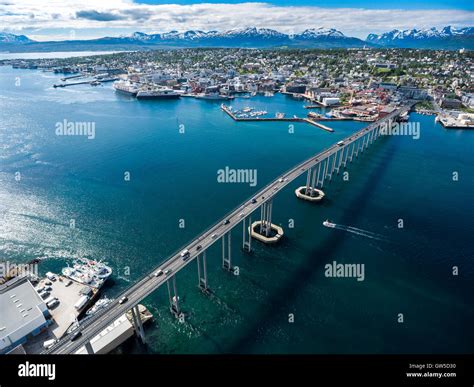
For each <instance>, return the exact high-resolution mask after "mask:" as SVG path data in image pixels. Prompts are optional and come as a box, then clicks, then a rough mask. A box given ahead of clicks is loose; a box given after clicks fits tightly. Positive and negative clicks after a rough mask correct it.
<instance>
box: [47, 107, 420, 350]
mask: <svg viewBox="0 0 474 387" xmlns="http://www.w3.org/2000/svg"><path fill="white" fill-rule="evenodd" d="M411 106H412V105H410V106H405V107H402V108H400V109H398V110H396V111H395V112H392V113H390V114H389V115H387V116H386V117H384V118H382V119H381V120H379V121H377V122H376V123H372V124H369V125H368V126H367V127H365V128H362V129H361V130H359V131H358V132H356V133H354V134H352V135H350V136H348V137H346V138H345V139H343V140H341V141H344V146H342V147H340V146H338V145H337V144H334V145H332V146H331V147H329V148H327V149H325V150H323V151H322V152H320V153H318V154H316V155H315V156H312V157H311V158H309V159H307V160H305V161H303V162H302V163H300V164H298V165H296V166H295V167H294V168H292V169H291V170H289V171H287V172H285V173H284V174H283V175H281V176H282V177H283V178H288V180H287V181H286V182H285V181H283V182H281V183H280V182H279V178H278V179H277V180H275V181H273V182H270V183H269V184H267V185H266V186H265V187H263V188H262V190H260V191H259V192H257V193H256V194H254V195H253V196H252V198H260V197H261V196H263V195H267V196H266V197H265V199H264V200H263V201H260V202H257V203H252V202H251V199H247V200H246V201H244V202H243V203H242V204H241V205H239V206H237V207H236V208H235V209H234V210H233V211H232V212H230V213H229V214H227V216H225V217H224V218H223V219H222V220H220V221H218V222H217V223H216V224H214V225H213V226H211V227H210V228H209V229H207V230H205V231H204V232H203V233H202V234H201V235H199V236H198V237H197V238H195V239H194V240H193V241H191V243H189V244H188V245H187V247H184V248H183V249H185V248H187V249H188V250H189V249H191V248H193V247H194V246H195V245H196V244H197V243H198V242H201V244H202V245H203V247H202V249H201V250H200V251H199V252H194V253H193V254H191V256H190V257H189V258H188V259H187V260H186V261H183V260H182V259H181V257H180V255H179V252H177V253H175V254H174V255H172V256H171V258H168V259H167V260H166V261H165V262H163V263H162V264H161V265H159V266H158V267H157V268H155V269H154V270H152V271H151V272H150V273H148V274H146V276H145V277H144V278H142V279H141V280H139V281H138V282H137V283H136V284H135V285H132V286H131V287H130V288H129V289H126V290H125V291H124V292H123V293H122V294H121V295H120V296H119V297H120V298H122V297H124V296H125V297H128V298H129V300H128V301H127V302H125V303H123V304H118V301H117V303H115V302H114V303H112V304H111V305H110V306H109V307H108V308H106V309H104V311H103V313H100V314H99V315H98V316H97V318H96V319H93V320H89V321H87V322H86V324H84V325H83V326H80V327H79V329H81V332H83V336H81V337H80V338H78V340H76V341H74V342H71V341H70V339H69V338H68V336H65V337H64V338H63V339H61V340H60V341H58V343H57V344H56V345H55V346H54V347H52V348H51V349H50V350H48V351H46V352H47V353H53V352H54V351H56V350H57V351H58V352H62V351H63V350H64V351H66V350H68V348H72V350H71V352H72V351H74V348H75V347H77V349H79V348H80V347H82V346H84V345H85V341H89V340H90V339H91V338H92V337H94V336H95V335H97V334H99V333H100V332H101V331H102V330H103V329H105V328H106V327H107V326H108V325H110V324H111V323H112V322H113V321H115V320H116V319H117V318H119V317H120V316H121V315H122V314H124V313H126V312H127V311H128V310H130V309H131V308H132V307H134V306H135V305H136V304H137V303H138V302H140V300H142V299H143V298H145V297H147V296H148V295H149V294H150V293H152V292H153V291H155V290H156V289H158V288H159V287H160V286H162V285H163V284H164V283H165V282H166V281H167V280H168V279H169V278H171V276H168V277H153V273H154V272H156V271H157V270H160V269H161V270H163V271H165V270H167V269H168V268H172V269H173V275H175V274H177V272H179V271H180V270H181V269H183V268H184V267H185V266H186V265H188V264H189V263H191V262H192V261H193V260H194V259H195V258H196V257H197V256H198V255H199V254H200V253H201V252H203V251H205V250H206V249H207V248H209V247H210V246H212V245H213V244H214V243H215V242H217V241H218V240H219V239H220V237H222V236H223V235H225V233H226V232H228V231H230V230H232V229H233V228H234V227H236V226H237V225H238V224H239V223H240V221H241V220H243V219H245V218H246V217H247V216H248V215H250V214H252V213H253V212H254V211H255V210H257V209H258V208H259V207H260V206H261V205H262V204H263V203H265V202H267V201H269V200H270V199H271V198H273V197H274V196H275V195H276V194H277V193H278V192H279V191H280V190H281V188H283V187H285V186H286V185H288V184H290V183H291V182H293V180H294V179H296V178H297V177H299V176H300V175H302V174H303V173H304V172H306V171H307V170H308V169H310V168H312V167H313V166H316V165H318V164H319V163H321V162H323V161H324V160H326V158H328V157H330V156H332V155H333V154H336V153H337V152H339V150H341V149H344V148H346V147H347V146H349V145H350V144H352V143H353V142H355V141H356V140H357V139H358V138H360V137H363V136H365V135H366V134H367V133H368V132H370V131H371V130H373V129H374V128H377V127H379V126H380V125H381V124H383V123H384V122H385V121H387V120H389V119H391V118H393V117H395V116H397V115H399V114H401V113H402V112H404V111H405V110H409V108H411ZM290 177H291V179H290ZM275 186H278V189H277V190H274V189H273V188H274V187H275ZM246 210H247V211H248V212H247V213H245V214H244V216H243V217H238V218H237V219H235V220H234V217H235V216H236V215H238V214H239V213H241V212H245V211H246ZM226 219H229V220H230V223H229V224H228V225H223V224H222V222H223V221H224V220H226ZM219 230H221V231H222V233H221V234H219V235H217V237H216V238H214V239H212V238H211V239H209V238H210V236H211V235H212V234H214V233H216V232H217V231H219ZM204 245H205V246H204ZM183 249H181V250H180V251H182V250H183ZM154 278H156V279H157V281H156V283H155V281H154ZM132 301H133V302H132ZM130 305H131V306H130ZM114 308H115V309H116V310H115V311H114V312H113V313H112V310H113V309H114ZM108 311H110V312H111V313H107V312H108ZM107 322H108V324H107ZM102 323H104V326H102V325H103V324H102ZM87 331H90V332H87Z"/></svg>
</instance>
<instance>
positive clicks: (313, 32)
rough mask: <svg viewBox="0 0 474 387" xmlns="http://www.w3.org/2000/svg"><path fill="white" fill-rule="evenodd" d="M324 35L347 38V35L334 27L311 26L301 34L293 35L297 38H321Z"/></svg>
mask: <svg viewBox="0 0 474 387" xmlns="http://www.w3.org/2000/svg"><path fill="white" fill-rule="evenodd" d="M322 36H325V37H326V36H329V37H333V38H345V37H346V36H345V35H344V34H343V33H342V32H341V31H338V30H336V29H334V28H324V27H319V28H311V29H308V30H305V31H303V32H302V33H301V34H296V35H293V37H295V38H297V39H315V38H320V37H322Z"/></svg>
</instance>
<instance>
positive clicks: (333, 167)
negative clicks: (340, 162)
mask: <svg viewBox="0 0 474 387" xmlns="http://www.w3.org/2000/svg"><path fill="white" fill-rule="evenodd" d="M336 158H337V152H336V153H334V154H333V155H332V166H331V173H330V174H329V180H331V179H332V174H333V173H334V170H335V169H336Z"/></svg>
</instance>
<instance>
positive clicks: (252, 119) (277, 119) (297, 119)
mask: <svg viewBox="0 0 474 387" xmlns="http://www.w3.org/2000/svg"><path fill="white" fill-rule="evenodd" d="M221 109H222V110H223V111H224V112H225V113H227V115H228V116H229V117H230V118H232V119H233V120H234V121H238V122H240V121H244V122H306V123H308V124H310V125H313V126H316V127H317V128H320V129H323V130H325V131H327V132H334V129H331V128H329V127H328V126H326V125H323V124H320V123H319V122H316V121H314V120H312V119H310V118H303V117H237V116H236V115H235V113H234V112H233V111H232V109H231V108H230V107H228V106H226V105H224V104H221Z"/></svg>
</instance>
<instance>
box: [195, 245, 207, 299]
mask: <svg viewBox="0 0 474 387" xmlns="http://www.w3.org/2000/svg"><path fill="white" fill-rule="evenodd" d="M196 261H197V268H198V286H199V289H201V290H202V291H203V292H205V293H206V292H208V291H209V288H208V286H207V263H206V251H204V252H203V253H202V254H199V255H198V256H197V257H196Z"/></svg>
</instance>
